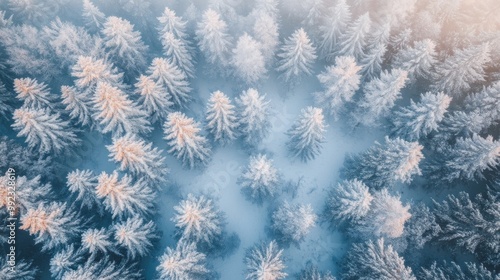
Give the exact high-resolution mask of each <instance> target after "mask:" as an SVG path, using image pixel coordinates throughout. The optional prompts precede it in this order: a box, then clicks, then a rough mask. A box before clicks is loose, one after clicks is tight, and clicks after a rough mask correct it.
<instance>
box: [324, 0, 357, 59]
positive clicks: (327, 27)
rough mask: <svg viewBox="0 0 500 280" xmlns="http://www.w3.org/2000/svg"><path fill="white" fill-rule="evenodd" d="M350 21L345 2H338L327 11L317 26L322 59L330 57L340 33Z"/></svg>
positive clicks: (349, 12) (348, 9)
mask: <svg viewBox="0 0 500 280" xmlns="http://www.w3.org/2000/svg"><path fill="white" fill-rule="evenodd" d="M350 20H351V10H350V7H349V5H348V4H347V3H346V0H339V1H337V3H336V4H335V5H333V6H331V7H330V8H329V9H328V12H327V16H326V17H325V18H324V19H323V21H322V23H321V24H320V26H319V33H320V37H321V39H320V40H321V41H320V43H319V49H320V53H321V56H322V57H330V56H332V55H333V53H334V52H335V48H336V46H337V44H338V43H339V41H340V36H341V35H342V32H343V31H344V30H345V29H346V27H347V24H348V22H349V21H350Z"/></svg>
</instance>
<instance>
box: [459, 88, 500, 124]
mask: <svg viewBox="0 0 500 280" xmlns="http://www.w3.org/2000/svg"><path fill="white" fill-rule="evenodd" d="M464 103H465V106H466V108H467V109H468V110H469V111H478V112H479V113H480V114H481V115H482V116H484V122H483V124H481V126H480V127H481V128H485V129H486V128H488V127H489V126H491V125H492V124H495V123H498V122H499V121H500V81H497V82H495V83H494V84H493V85H491V86H489V87H487V88H484V89H483V90H482V91H480V92H479V93H476V94H471V95H469V96H467V98H466V99H465V102H464Z"/></svg>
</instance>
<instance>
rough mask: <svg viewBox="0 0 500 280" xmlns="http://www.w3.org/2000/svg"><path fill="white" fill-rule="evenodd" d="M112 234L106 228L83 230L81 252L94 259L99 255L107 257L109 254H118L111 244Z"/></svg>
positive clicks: (114, 246)
mask: <svg viewBox="0 0 500 280" xmlns="http://www.w3.org/2000/svg"><path fill="white" fill-rule="evenodd" d="M112 234H113V232H112V231H111V230H109V229H106V228H101V229H96V228H89V229H87V230H85V231H84V232H83V233H82V246H81V249H82V251H83V252H85V253H88V254H90V258H95V257H96V256H98V255H100V254H102V255H108V254H109V253H111V252H113V253H116V254H119V253H118V250H117V248H116V245H115V244H114V243H113V239H112Z"/></svg>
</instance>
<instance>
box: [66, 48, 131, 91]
mask: <svg viewBox="0 0 500 280" xmlns="http://www.w3.org/2000/svg"><path fill="white" fill-rule="evenodd" d="M71 70H72V71H71V76H72V77H73V78H74V79H75V85H76V87H77V88H78V89H79V90H81V91H86V90H90V91H91V92H93V91H94V90H95V88H96V87H97V83H98V82H106V83H109V84H110V85H112V86H115V87H118V88H121V89H122V88H124V87H125V86H124V84H123V73H118V70H117V69H116V68H115V67H114V66H113V64H111V63H109V62H107V61H105V60H104V59H96V58H94V57H91V56H80V57H78V59H77V60H76V63H75V65H74V66H73V68H72V69H71Z"/></svg>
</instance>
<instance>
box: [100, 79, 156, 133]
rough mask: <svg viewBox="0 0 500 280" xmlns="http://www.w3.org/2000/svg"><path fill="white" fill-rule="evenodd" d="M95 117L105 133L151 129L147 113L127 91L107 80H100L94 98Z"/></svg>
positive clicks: (143, 131) (140, 131)
mask: <svg viewBox="0 0 500 280" xmlns="http://www.w3.org/2000/svg"><path fill="white" fill-rule="evenodd" d="M92 102H93V104H94V110H95V113H94V119H95V120H96V121H97V122H99V125H100V126H101V129H102V132H103V133H108V132H111V133H112V135H122V134H124V133H146V132H149V131H151V127H150V126H149V121H148V120H147V119H146V117H147V116H146V113H145V112H143V111H142V110H141V109H140V108H139V106H138V105H137V104H135V103H134V102H133V101H131V100H130V99H129V98H128V97H127V95H126V94H125V92H123V91H122V90H121V89H119V88H117V87H114V86H112V85H111V84H109V83H106V82H99V83H98V84H97V87H96V91H95V95H94V97H93V99H92Z"/></svg>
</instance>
